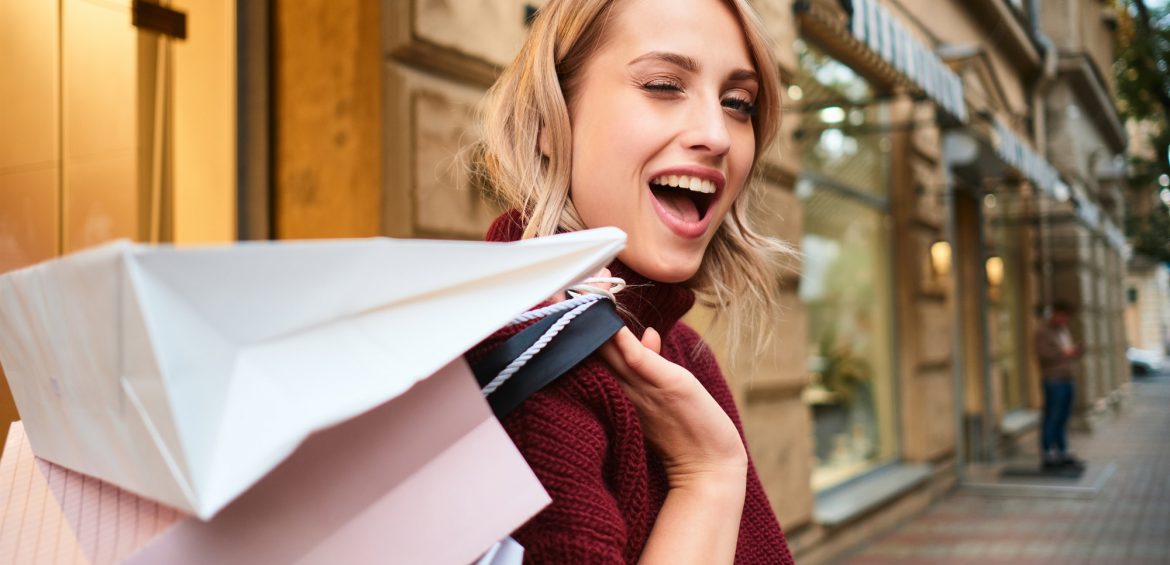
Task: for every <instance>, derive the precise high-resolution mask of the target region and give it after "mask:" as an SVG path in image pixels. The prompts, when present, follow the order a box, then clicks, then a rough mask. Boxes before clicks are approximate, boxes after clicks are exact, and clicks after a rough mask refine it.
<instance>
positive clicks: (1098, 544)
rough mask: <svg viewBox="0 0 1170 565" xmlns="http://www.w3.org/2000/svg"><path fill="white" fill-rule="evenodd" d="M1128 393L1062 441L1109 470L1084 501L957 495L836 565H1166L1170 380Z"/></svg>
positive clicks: (1155, 380)
mask: <svg viewBox="0 0 1170 565" xmlns="http://www.w3.org/2000/svg"><path fill="white" fill-rule="evenodd" d="M1132 390H1133V396H1132V398H1131V399H1130V402H1129V404H1128V405H1127V407H1126V409H1125V411H1124V412H1122V413H1121V414H1120V415H1119V416H1117V417H1115V418H1113V419H1112V421H1111V422H1108V423H1106V424H1105V425H1104V426H1102V428H1103V429H1100V430H1098V431H1097V432H1096V433H1094V434H1093V435H1091V436H1089V435H1075V436H1073V437H1071V438H1070V440H1071V443H1072V447H1073V449H1074V451H1075V452H1077V453H1078V454H1079V455H1080V456H1081V457H1083V458H1085V459H1087V460H1089V461H1090V462H1091V463H1094V462H1108V461H1110V460H1112V461H1113V462H1115V464H1116V473H1115V474H1114V475H1113V476H1112V477H1111V478H1110V479H1109V480H1108V481H1107V482H1106V483H1105V484H1104V488H1103V489H1102V490H1101V492H1099V493H1098V494H1097V496H1096V497H1095V498H1093V499H1092V500H1076V499H1058V498H1038V497H1010V498H1009V497H1003V496H981V495H973V494H968V493H965V492H963V491H962V490H960V491H957V492H956V493H955V494H952V495H950V496H948V497H946V498H944V499H943V500H941V501H939V502H938V503H937V504H935V505H934V506H932V507H931V508H930V509H929V510H928V511H927V512H926V513H925V514H923V515H922V516H919V517H918V518H915V519H914V520H913V521H911V522H909V523H907V524H904V525H902V526H901V527H900V528H898V529H897V530H895V531H893V532H892V533H890V534H888V535H886V536H885V537H883V538H880V539H878V540H877V541H876V542H875V543H873V544H872V545H869V546H867V547H865V548H863V549H862V550H860V551H858V552H856V553H854V554H852V555H850V556H848V557H846V558H845V559H842V560H841V561H840V563H846V564H849V565H863V564H886V563H888V564H898V565H910V564H915V563H1119V564H1120V563H1124V564H1127V565H1128V564H1131V563H1132V564H1153V563H1167V564H1170V376H1168V375H1163V376H1154V377H1145V378H1138V379H1135V382H1134V384H1133V389H1132Z"/></svg>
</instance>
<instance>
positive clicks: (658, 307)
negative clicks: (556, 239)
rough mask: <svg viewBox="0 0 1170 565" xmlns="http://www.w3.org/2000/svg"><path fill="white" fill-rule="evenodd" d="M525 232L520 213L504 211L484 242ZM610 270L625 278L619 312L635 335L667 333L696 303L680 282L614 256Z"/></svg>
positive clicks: (619, 296)
mask: <svg viewBox="0 0 1170 565" xmlns="http://www.w3.org/2000/svg"><path fill="white" fill-rule="evenodd" d="M523 231H524V219H523V218H522V217H521V215H520V212H519V211H517V210H511V211H508V212H505V213H504V214H502V215H501V216H500V217H498V218H496V221H495V222H492V225H491V227H490V228H488V232H487V236H486V237H485V239H486V240H487V241H518V240H519V239H520V236H521V234H522V233H523ZM609 270H610V272H611V273H612V274H613V276H615V277H619V278H621V279H623V280H625V281H626V285H627V286H626V288H625V289H624V290H622V291H621V292H619V293H618V294H617V302H618V311H619V312H620V313H621V316H622V319H624V320H625V322H626V325H627V326H629V328H630V329H631V330H633V331H634V333H635V334H637V335H639V336H640V335H641V334H642V331H643V330H644V329H646V328H654V329H656V330H658V332H659V333H661V334H663V336H665V335H666V332H667V331H669V330H670V328H671V327H673V326H674V324H675V323H676V322H678V320H679V318H682V316H683V315H684V314H686V313H687V311H689V310H690V309H691V307H692V306H694V304H695V293H694V292H693V291H691V290H690V289H688V288H686V287H685V286H683V285H681V284H672V283H661V282H657V281H654V280H651V279H649V278H647V277H644V276H642V274H641V273H639V272H637V271H635V270H633V269H631V268H629V267H627V266H626V264H625V263H622V262H621V261H620V260H618V259H614V260H613V262H612V263H610V264H609Z"/></svg>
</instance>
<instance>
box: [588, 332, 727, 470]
mask: <svg viewBox="0 0 1170 565" xmlns="http://www.w3.org/2000/svg"><path fill="white" fill-rule="evenodd" d="M661 347H662V340H661V337H660V336H659V335H658V332H657V331H655V330H654V329H653V328H649V329H647V330H646V333H645V334H643V336H642V340H641V341H639V340H638V338H636V337H634V334H633V333H632V332H631V331H630V330H629V329H627V328H622V329H621V331H619V332H618V334H617V335H615V336H614V337H613V339H611V340H610V341H609V342H608V343H606V344H605V345H603V346H602V348H601V354H602V356H603V357H604V358H605V360H606V362H608V363H609V365H610V366H611V367H613V368H614V370H616V371H617V373H618V375H619V376H620V377H621V378H620V382H621V385H622V387H623V388H624V389H625V391H626V395H627V396H629V398H630V401H631V402H633V403H634V406H635V407H637V409H638V416H639V417H640V419H641V421H642V431H643V433H644V434H645V436H646V438H647V439H648V440H650V444H651V445H652V446H653V447H654V448H655V449H656V450H657V451H658V454H659V456H661V457H662V461H663V464H664V465H665V468H666V473H667V478H668V479H670V484H671V487H672V488H673V487H678V486H683V485H684V484H685V483H686V482H688V481H691V480H694V479H698V478H704V477H713V476H720V477H722V476H727V475H737V476H741V477H742V476H745V475H746V471H747V453H746V452H745V450H744V447H743V441H742V440H741V439H740V437H739V432H738V431H737V430H736V429H735V424H733V423H732V421H731V418H730V417H729V416H728V415H727V412H724V411H723V408H722V407H720V406H719V404H718V403H716V402H715V399H714V398H712V397H711V394H710V393H708V392H707V389H705V388H703V385H702V384H701V383H699V380H698V379H696V378H695V376H694V375H692V374H691V373H690V371H687V370H686V369H684V368H682V367H680V366H678V365H676V364H674V363H671V362H670V361H667V360H666V359H664V358H662V356H660V355H659V351H660V349H661Z"/></svg>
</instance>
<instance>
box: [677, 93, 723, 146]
mask: <svg viewBox="0 0 1170 565" xmlns="http://www.w3.org/2000/svg"><path fill="white" fill-rule="evenodd" d="M691 106H692V107H691V108H690V111H689V112H688V115H687V121H686V125H685V130H684V132H683V134H682V136H680V141H681V142H682V144H683V145H684V146H685V147H686V148H687V149H688V150H691V151H699V152H701V153H703V154H705V155H711V156H722V155H726V154H727V152H728V151H729V150H730V149H731V132H729V131H728V129H727V119H728V117H727V112H726V110H724V108H723V104H722V103H721V102H720V101H719V100H718V99H716V100H715V101H714V102H710V101H708V100H706V99H704V100H702V101H701V102H700V101H698V100H696V101H695V103H694V104H692V105H691Z"/></svg>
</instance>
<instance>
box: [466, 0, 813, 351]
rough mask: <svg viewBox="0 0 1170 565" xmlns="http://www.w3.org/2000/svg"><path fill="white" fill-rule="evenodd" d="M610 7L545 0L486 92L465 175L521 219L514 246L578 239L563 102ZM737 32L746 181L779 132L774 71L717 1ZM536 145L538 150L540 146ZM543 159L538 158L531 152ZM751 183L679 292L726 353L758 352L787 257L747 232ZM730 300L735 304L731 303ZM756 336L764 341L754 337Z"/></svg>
mask: <svg viewBox="0 0 1170 565" xmlns="http://www.w3.org/2000/svg"><path fill="white" fill-rule="evenodd" d="M618 3H619V2H618V0H550V2H548V4H546V5H545V6H544V7H543V8H541V9H540V11H539V12H538V13H537V16H536V18H535V20H534V21H533V23H532V29H531V30H530V32H529V35H528V38H527V40H526V41H525V42H524V45H523V47H521V49H520V52H519V54H518V55H517V56H516V58H515V59H514V60H513V61H512V63H511V64H510V65H509V66H508V67H507V68H506V69H504V71H503V73H502V74H501V75H500V77H499V79H498V80H497V81H496V83H495V85H494V86H492V88H491V89H490V90H489V91H488V94H487V97H486V98H485V99H484V104H483V106H482V108H481V111H482V120H481V124H480V126H481V131H480V141H479V142H478V144H477V145H476V146H475V147H474V148H473V149H472V154H471V156H470V160H471V165H472V173H473V175H474V176H475V177H476V179H477V181H478V182H479V183H480V184H481V185H482V186H484V187H485V188H486V189H487V190H488V191H489V193H490V194H492V195H493V196H495V197H496V198H498V199H499V200H500V201H501V203H502V204H504V205H505V206H507V207H511V208H515V209H517V210H519V211H520V213H521V214H522V215H523V217H524V220H525V223H524V226H525V227H524V234H523V237H524V238H530V237H538V236H544V235H551V234H554V233H557V232H558V231H574V230H580V229H585V227H586V226H585V225H584V223H583V222H582V221H581V218H580V215H579V214H578V213H577V210H576V208H574V206H573V202H572V200H571V199H570V198H569V185H570V182H571V173H572V171H571V164H572V159H571V157H569V156H570V155H571V154H572V133H571V130H570V123H569V100H567V99H566V93H568V97H569V98H571V97H572V95H573V93H574V92H576V90H577V89H576V87H577V86H578V84H577V83H578V82H579V81H580V79H581V74H582V71H583V70H584V67H585V64H586V62H587V61H588V60H589V58H590V57H591V56H592V55H593V54H594V53H595V52H596V51H597V50H598V49H599V48H600V46H601V44H602V42H603V41H604V40H605V36H604V35H605V31H606V28H607V27H608V25H607V23H608V20H609V19H610V18H611V17H612V14H613V11H614V9H615V7H616V6H617V4H618ZM726 4H727V5H728V6H729V7H730V8H731V9H732V11H733V12H734V13H735V15H736V16H737V17H738V19H739V22H740V26H741V27H742V28H743V33H744V38H745V39H746V41H747V45H748V50H749V52H750V54H751V56H752V59H753V63H754V64H755V66H756V73H757V74H758V76H759V80H760V91H759V93H758V94H757V97H756V107H757V109H758V111H757V113H756V115H755V116H754V117H753V118H752V125H753V131H754V134H755V138H756V147H755V159H754V161H753V164H752V167H753V173H758V170H759V167H758V164H759V161H760V158H761V156H762V155H764V153H765V152H766V151H767V150H768V148H769V146H770V145H771V142H772V140H773V139H774V138H775V136H776V133H777V130H778V129H779V126H780V93H779V88H780V81H779V71H778V69H777V66H776V63H775V61H774V59H773V58H772V51H771V46H770V44H769V41H768V39H767V37H766V35H765V34H764V33H763V29H764V28H763V24H762V23H761V22H760V20H759V16H758V15H756V13H755V11H754V10H753V9H752V8H751V7H750V6H749V5H748V3H747V1H746V0H726ZM542 136H543V138H544V139H543V140H542V139H541V137H542ZM542 142H543V143H544V144H545V145H546V149H547V154H544V153H542V152H541V148H540V146H541V143H542ZM756 177H757V174H752V175H751V176H750V177H749V178H750V179H751V180H749V181H748V183H747V186H745V187H744V190H743V191H742V192H741V193H740V195H739V197H738V198H737V199H736V201H735V203H733V205H732V207H731V209H730V211H729V212H728V214H727V217H726V218H725V219H724V220H723V223H722V224H721V225H720V226H719V228H718V230H717V231H716V233H715V235H714V237H713V238H712V240H711V243H710V245H709V246H708V248H707V252H706V254H705V255H704V257H703V262H702V265H701V266H700V268H699V271H698V273H697V274H696V275H695V276H694V277H693V278H692V279H691V280H690V281H689V282H688V284H689V286H690V287H691V288H692V289H694V290H695V291H696V292H698V293H699V294H700V297H701V298H702V300H703V302H705V303H706V304H708V305H709V306H712V307H713V308H714V309H715V311H716V315H717V316H726V318H727V319H726V322H727V328H728V329H729V335H728V338H729V341H730V342H731V344H732V345H734V344H735V342H738V341H739V338H740V337H742V336H743V335H745V333H747V332H752V333H753V334H754V335H753V337H755V338H756V340H755V341H756V344H757V348H758V347H760V346H762V345H763V343H764V340H765V336H766V335H767V332H766V328H768V327H769V326H770V323H769V322H770V321H771V315H772V314H773V313H775V312H776V311H777V310H778V303H779V298H778V290H779V277H778V273H777V264H778V261H779V260H780V259H781V258H783V257H784V256H789V255H792V254H793V251H792V248H791V247H790V246H789V245H787V244H785V243H783V242H781V241H779V240H776V239H773V238H769V237H766V236H764V235H761V234H760V233H758V232H757V231H756V230H755V229H753V228H752V226H751V223H750V222H749V218H748V213H747V211H748V210H749V209H750V208H749V203H750V202H751V200H752V199H753V193H754V192H756V191H758V190H760V188H759V186H758V185H759V182H758V179H757V178H756ZM732 297H735V300H734V301H733V300H732ZM759 329H765V331H764V332H756V330H759Z"/></svg>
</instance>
